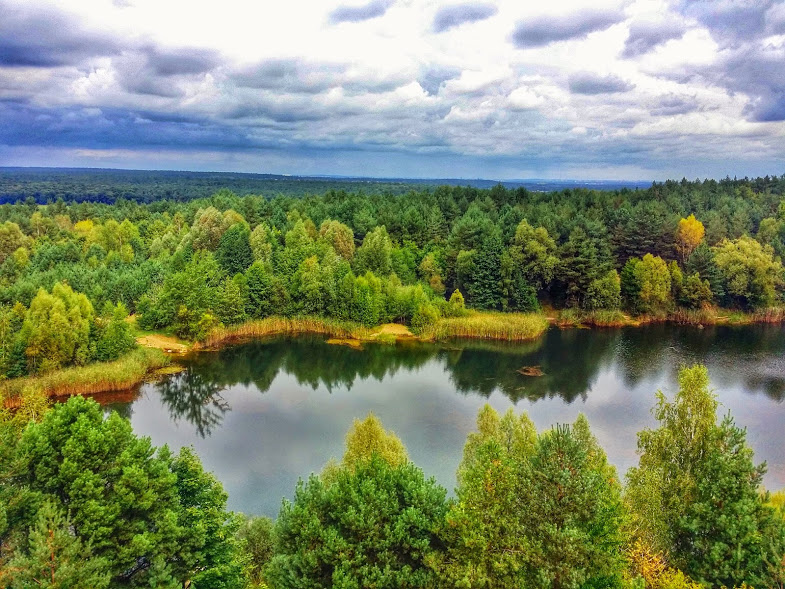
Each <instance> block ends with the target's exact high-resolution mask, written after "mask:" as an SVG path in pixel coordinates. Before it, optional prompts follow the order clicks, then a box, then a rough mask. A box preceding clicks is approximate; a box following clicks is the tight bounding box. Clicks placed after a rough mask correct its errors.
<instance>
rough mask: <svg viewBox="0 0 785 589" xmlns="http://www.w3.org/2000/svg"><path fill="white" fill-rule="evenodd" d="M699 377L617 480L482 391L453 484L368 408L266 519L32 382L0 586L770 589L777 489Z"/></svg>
mask: <svg viewBox="0 0 785 589" xmlns="http://www.w3.org/2000/svg"><path fill="white" fill-rule="evenodd" d="M708 383H709V379H708V371H707V370H706V368H705V367H704V366H701V365H695V366H692V367H683V368H682V369H681V370H680V372H679V389H678V392H677V393H676V394H675V396H674V397H673V398H670V399H669V398H666V397H665V396H664V395H663V394H662V393H657V397H656V403H655V405H654V409H653V415H654V417H655V419H656V423H655V424H654V426H653V427H652V428H648V429H644V430H643V431H641V432H639V434H638V447H637V453H638V457H639V459H638V464H637V466H635V467H633V468H631V469H630V470H629V471H628V472H627V473H626V476H625V477H624V478H623V479H622V478H621V477H620V476H619V475H618V474H617V472H616V469H615V467H614V466H613V465H611V464H610V463H609V462H608V460H607V457H606V455H605V452H604V451H603V449H602V447H601V446H600V445H599V444H598V442H597V440H596V438H595V437H594V436H593V434H592V432H591V428H590V425H589V423H588V421H587V420H586V418H585V417H584V416H582V415H581V416H579V417H578V419H577V420H576V421H575V422H574V423H572V424H559V425H556V426H554V427H552V428H551V429H549V430H545V431H540V432H538V431H537V429H536V428H535V426H534V424H533V423H532V421H531V420H530V419H529V417H528V416H527V415H526V414H525V413H520V414H517V413H516V412H515V411H514V410H513V409H510V410H508V411H507V412H506V413H505V414H504V415H499V414H498V413H497V412H496V411H495V410H494V409H492V408H491V407H490V406H488V405H486V406H485V407H484V408H482V409H481V410H480V411H479V414H478V415H477V422H476V430H475V431H474V432H472V433H470V434H469V436H468V438H467V439H466V442H465V446H464V450H463V459H462V461H461V463H460V465H459V467H458V476H457V481H458V483H457V487H456V489H455V493H454V495H453V496H450V497H448V494H447V491H446V489H444V488H442V487H441V486H439V485H438V484H437V483H436V482H435V481H434V479H433V478H427V477H426V474H425V473H423V471H422V470H421V469H419V468H418V467H417V466H416V465H415V464H413V463H412V461H411V460H410V459H409V457H408V454H407V451H406V448H405V446H404V444H403V442H402V441H401V440H400V439H399V438H398V437H397V436H396V435H395V434H394V433H393V432H389V431H387V430H385V429H384V427H383V425H382V424H381V422H380V421H379V420H378V419H377V418H376V417H375V416H374V415H373V414H369V415H368V416H367V417H366V418H365V419H362V420H360V419H355V421H354V425H353V426H352V427H351V429H350V430H349V432H348V433H347V435H346V444H345V451H344V454H343V456H342V457H340V458H339V459H335V460H331V461H329V462H328V463H327V464H325V465H324V468H323V469H322V471H321V472H320V473H318V474H313V473H312V474H311V475H310V476H309V477H308V478H305V479H301V480H300V481H299V482H298V484H297V486H296V488H295V489H294V494H293V499H292V500H286V499H285V500H284V501H283V503H282V506H281V509H280V513H279V515H278V518H277V519H276V520H275V521H273V520H270V519H268V518H265V517H247V516H243V515H241V514H236V513H232V512H229V511H227V509H226V500H227V496H226V493H225V492H224V491H223V487H222V485H221V483H220V481H218V480H216V478H215V477H214V476H212V475H211V474H209V473H206V472H205V471H204V470H203V468H202V466H201V462H200V460H199V458H198V457H197V456H196V455H195V453H194V452H193V450H191V449H189V448H183V449H181V450H180V451H179V452H178V453H176V454H175V453H173V452H172V451H171V450H169V449H168V448H167V447H165V446H164V447H161V448H155V447H153V446H152V445H151V443H150V440H149V438H144V437H138V436H137V435H135V434H134V432H133V431H132V429H131V425H130V423H129V421H128V420H127V419H125V418H123V417H121V416H119V415H118V414H117V413H115V412H111V413H109V414H107V412H105V411H104V410H102V409H101V407H100V406H99V405H98V404H97V403H96V402H95V401H93V400H89V399H86V398H84V397H81V396H75V397H72V398H71V399H70V400H69V401H68V402H66V403H60V404H56V405H55V406H51V407H50V406H49V405H48V404H47V402H46V399H45V398H43V397H41V396H30V397H27V398H26V399H25V404H24V406H23V407H22V408H21V409H20V410H19V411H16V412H14V413H12V412H9V411H8V410H1V411H0V441H1V442H2V444H1V445H0V587H7V588H9V589H17V588H20V589H21V588H28V587H33V586H36V587H38V586H40V587H48V588H55V587H57V588H65V587H91V588H93V589H102V588H108V587H118V588H119V587H159V588H172V589H174V588H180V587H195V588H197V589H207V588H226V589H229V588H238V589H240V588H249V589H251V588H261V587H272V588H288V587H315V588H319V587H325V588H326V587H391V588H392V587H428V588H438V587H467V588H470V587H502V588H503V587H511V588H512V587H535V588H543V589H544V588H551V587H553V588H579V587H586V588H589V587H592V588H593V587H607V588H612V587H618V588H630V589H632V588H641V589H642V588H644V587H650V588H656V589H660V588H662V589H666V588H667V589H700V588H701V587H717V588H719V587H753V586H754V587H778V586H781V584H782V583H783V581H785V561H784V560H783V557H784V556H785V510H784V507H785V494H783V493H775V494H774V495H771V494H769V493H768V492H765V491H762V490H761V486H760V485H761V479H762V476H763V474H764V473H765V471H766V466H765V464H755V462H754V460H753V453H752V450H751V449H750V447H749V446H748V445H747V442H746V432H745V430H744V429H743V428H742V427H739V426H738V425H736V423H735V422H734V420H733V418H732V416H730V415H729V414H727V415H725V416H724V417H722V418H721V419H718V417H717V411H718V402H717V399H716V396H715V395H714V394H713V393H712V392H710V391H709V388H708ZM684 432H690V435H684ZM259 492H260V493H261V492H264V491H263V489H259Z"/></svg>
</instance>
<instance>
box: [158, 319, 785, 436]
mask: <svg viewBox="0 0 785 589" xmlns="http://www.w3.org/2000/svg"><path fill="white" fill-rule="evenodd" d="M783 351H785V330H783V329H782V328H781V327H780V326H745V327H742V328H732V327H715V328H706V329H703V330H701V329H696V328H694V327H679V326H674V325H652V326H646V327H642V328H629V329H607V330H602V329H597V330H587V329H586V330H584V329H567V330H560V329H555V328H554V329H550V330H549V331H548V332H547V333H546V335H545V336H544V337H543V338H541V339H539V340H537V341H534V342H526V343H515V344H510V343H500V342H483V341H466V340H463V341H458V342H447V343H440V344H429V343H416V342H412V343H399V344H397V345H383V344H366V345H365V346H364V349H362V350H355V349H352V348H348V347H345V346H337V345H328V344H326V343H325V341H324V339H323V338H321V337H316V336H313V337H311V336H299V337H280V338H271V339H267V340H264V341H256V342H251V343H247V344H243V345H238V346H235V347H231V348H225V349H223V350H221V351H218V352H205V353H200V354H197V355H195V356H193V357H192V358H190V359H189V360H188V361H187V363H188V366H187V370H186V371H184V372H183V373H180V374H178V375H175V376H173V377H171V378H169V379H167V380H165V381H164V382H162V383H160V384H159V385H157V388H158V390H159V392H160V393H161V398H162V400H163V403H164V404H165V405H166V406H167V407H168V409H169V412H170V414H171V416H172V419H173V420H181V419H184V420H187V421H188V422H190V423H192V424H193V425H194V426H195V428H196V431H197V433H198V434H199V435H200V436H202V437H204V436H209V435H210V432H211V431H212V430H213V429H214V428H215V427H217V426H219V425H220V424H221V422H222V420H223V417H224V415H225V413H226V412H227V411H229V410H230V407H229V403H228V402H227V401H226V400H225V399H224V398H223V397H222V395H221V392H222V391H224V390H225V389H227V388H229V387H231V386H233V385H237V384H241V385H245V386H247V387H252V388H256V389H258V390H259V391H260V392H262V393H264V392H266V391H268V390H269V389H270V387H271V386H272V384H273V381H274V380H275V378H276V376H277V375H278V374H279V373H281V372H282V373H284V374H287V375H289V376H292V377H294V378H295V379H296V381H297V382H298V383H299V384H300V385H306V386H309V387H311V388H313V389H316V388H318V387H324V388H325V389H327V391H329V392H332V391H333V390H334V389H346V390H351V388H352V386H353V385H354V384H355V382H356V381H357V380H358V379H363V380H365V379H370V378H373V379H375V380H378V381H379V382H380V383H381V382H382V381H383V380H385V379H388V378H390V377H392V376H394V375H395V374H396V373H397V372H398V371H401V370H403V371H409V372H411V371H415V370H417V369H419V368H421V367H423V366H425V365H426V364H427V363H429V362H438V363H439V364H440V365H441V366H442V368H443V370H444V371H445V373H446V374H447V376H448V377H449V379H450V382H451V383H452V385H453V386H454V387H455V389H456V390H457V391H458V392H460V393H462V394H465V395H474V394H478V395H481V396H484V397H488V396H490V395H491V394H492V393H493V392H495V391H499V392H501V393H502V394H504V395H505V396H507V397H508V398H509V399H510V400H512V401H513V402H517V401H519V400H527V401H530V402H535V401H538V400H540V399H543V398H560V399H562V400H563V401H564V402H566V403H568V404H569V403H573V402H574V401H575V400H576V399H579V398H580V399H582V400H584V401H585V400H586V397H587V395H588V393H589V391H591V390H592V388H593V387H594V384H595V383H596V381H597V378H598V375H599V374H600V372H601V371H602V370H604V369H608V370H611V371H613V372H616V373H618V374H620V376H621V378H622V380H623V382H624V384H625V386H626V388H628V389H629V390H633V389H634V388H636V387H637V386H638V385H640V384H641V383H642V382H643V381H644V380H645V379H647V378H655V377H656V376H657V375H658V374H661V373H662V372H663V371H666V372H667V371H670V372H672V373H673V375H674V377H675V374H676V371H677V370H678V368H679V366H680V365H682V364H690V363H694V362H702V363H706V364H707V365H708V367H709V370H710V372H711V373H712V375H713V376H715V377H716V378H717V380H718V381H721V382H726V383H728V384H729V385H731V384H740V385H742V386H743V387H744V388H746V389H747V390H748V391H749V392H753V393H763V394H765V395H767V396H768V397H770V398H772V399H774V400H777V401H782V400H783V398H785V359H783ZM523 366H539V367H540V368H541V369H542V371H543V372H544V375H543V376H539V377H531V376H523V375H521V374H519V373H518V369H519V368H521V367H523Z"/></svg>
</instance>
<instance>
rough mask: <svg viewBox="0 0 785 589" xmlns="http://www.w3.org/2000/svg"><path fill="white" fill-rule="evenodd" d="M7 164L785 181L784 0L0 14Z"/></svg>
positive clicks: (132, 2)
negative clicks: (778, 177) (780, 178)
mask: <svg viewBox="0 0 785 589" xmlns="http://www.w3.org/2000/svg"><path fill="white" fill-rule="evenodd" d="M0 166H71V167H116V168H140V169H179V170H206V171H207V170H209V171H239V172H256V173H278V174H299V175H314V174H334V175H359V176H372V177H418V178H439V177H441V178H445V177H449V178H490V179H516V178H574V179H586V180H597V179H617V180H664V179H667V178H675V179H681V178H682V177H686V178H688V179H694V178H705V177H710V178H723V177H725V176H731V177H733V176H739V177H742V176H757V175H765V174H773V175H780V174H783V173H785V1H782V0H780V1H773V0H591V1H590V2H586V1H578V0H551V1H550V2H527V1H522V0H487V1H486V0H481V1H469V2H441V1H432V0H370V1H366V0H360V1H359V2H357V1H355V0H313V1H308V2H304V1H300V0H283V1H269V0H260V1H257V2H249V1H248V0H221V1H220V2H217V1H215V0H212V1H211V2H203V1H202V0H60V1H58V2H46V1H43V0H0Z"/></svg>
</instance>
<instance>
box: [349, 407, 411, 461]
mask: <svg viewBox="0 0 785 589" xmlns="http://www.w3.org/2000/svg"><path fill="white" fill-rule="evenodd" d="M374 455H377V456H378V457H379V458H381V459H382V460H384V461H385V462H386V463H388V464H389V465H390V466H392V467H397V466H400V465H402V464H404V463H406V462H407V461H408V460H409V457H408V455H407V453H406V448H405V447H404V445H403V442H401V440H400V438H399V437H398V436H396V435H395V434H394V433H393V432H387V431H385V429H384V427H383V426H382V422H381V421H379V418H378V417H376V416H375V415H374V414H373V413H369V414H368V416H367V417H366V418H365V419H364V420H362V421H360V420H359V419H355V420H354V423H353V424H352V427H351V428H350V429H349V432H348V433H347V434H346V452H345V453H344V455H343V460H342V461H341V466H342V467H343V468H349V469H353V468H357V466H358V465H359V464H360V463H362V462H367V461H368V460H370V459H371V458H372V457H373V456H374Z"/></svg>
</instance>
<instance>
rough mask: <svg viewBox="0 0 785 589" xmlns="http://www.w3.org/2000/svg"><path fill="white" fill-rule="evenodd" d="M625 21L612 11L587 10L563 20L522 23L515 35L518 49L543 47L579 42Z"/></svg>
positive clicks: (559, 18) (554, 18)
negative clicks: (567, 41) (558, 43)
mask: <svg viewBox="0 0 785 589" xmlns="http://www.w3.org/2000/svg"><path fill="white" fill-rule="evenodd" d="M623 20H624V13H623V12H621V11H611V10H595V11H589V10H584V11H581V12H577V13H573V14H571V15H567V16H562V17H538V18H534V19H530V20H526V21H521V22H519V23H518V25H517V26H516V27H515V30H514V31H513V33H512V42H513V43H514V44H515V46H516V47H518V48H519V49H525V48H527V47H542V46H543V45H548V44H549V43H553V42H555V41H566V40H567V39H580V38H583V37H586V36H587V35H588V34H589V33H593V32H594V31H602V30H605V29H607V28H608V27H610V26H612V25H615V24H616V23H619V22H621V21H623Z"/></svg>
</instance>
